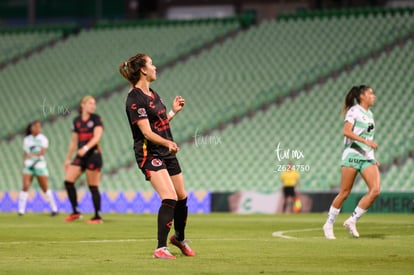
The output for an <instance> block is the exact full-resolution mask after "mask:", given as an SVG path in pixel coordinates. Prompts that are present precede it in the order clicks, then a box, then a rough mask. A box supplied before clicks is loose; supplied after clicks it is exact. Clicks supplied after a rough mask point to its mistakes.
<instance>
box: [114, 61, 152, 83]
mask: <svg viewBox="0 0 414 275" xmlns="http://www.w3.org/2000/svg"><path fill="white" fill-rule="evenodd" d="M147 57H148V55H146V54H144V53H138V54H136V55H134V56H133V57H130V58H129V59H128V60H127V61H125V62H122V63H121V64H119V72H120V73H121V75H122V76H123V77H124V78H125V79H126V80H128V81H129V83H131V85H132V86H134V85H135V84H137V82H138V80H139V79H140V78H141V69H142V68H144V67H145V66H146V65H147V59H146V58H147Z"/></svg>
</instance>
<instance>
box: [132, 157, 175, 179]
mask: <svg viewBox="0 0 414 275" xmlns="http://www.w3.org/2000/svg"><path fill="white" fill-rule="evenodd" d="M142 162H143V160H142V159H141V160H139V159H137V163H138V167H139V168H140V169H141V171H142V173H143V174H144V175H145V179H146V180H150V179H151V171H154V172H155V171H159V170H161V169H167V171H168V174H169V175H170V176H175V175H178V174H180V173H181V167H180V163H179V162H178V159H177V158H176V157H168V158H158V157H148V158H147V159H146V160H145V161H144V162H143V164H142ZM141 164H142V166H141Z"/></svg>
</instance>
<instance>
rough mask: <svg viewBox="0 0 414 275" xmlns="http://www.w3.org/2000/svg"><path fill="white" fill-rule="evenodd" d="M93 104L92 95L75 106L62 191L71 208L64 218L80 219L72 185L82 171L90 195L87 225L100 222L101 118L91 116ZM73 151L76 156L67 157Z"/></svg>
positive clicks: (93, 110)
mask: <svg viewBox="0 0 414 275" xmlns="http://www.w3.org/2000/svg"><path fill="white" fill-rule="evenodd" d="M95 109H96V101H95V98H94V97H92V96H85V97H84V98H82V100H81V102H80V104H79V116H77V117H76V118H75V119H74V120H73V126H72V138H71V141H70V144H69V149H68V153H67V155H66V161H65V163H64V169H65V171H66V176H65V188H66V191H67V194H68V197H69V201H70V203H71V206H72V214H71V215H69V216H68V217H66V218H65V221H66V222H71V221H74V220H77V219H80V218H82V215H81V213H80V212H79V210H78V198H77V192H76V188H75V184H74V183H75V182H76V180H77V179H78V178H79V176H80V175H81V174H82V173H83V172H84V171H86V181H87V183H88V186H89V190H90V191H91V194H92V202H93V207H94V209H95V215H94V216H93V217H92V219H90V220H88V221H87V223H102V222H103V220H102V217H101V215H100V211H101V194H100V193H99V182H100V177H101V168H102V164H103V162H102V154H101V147H100V145H99V141H100V139H101V136H102V133H103V124H102V119H101V117H100V116H99V115H97V114H95ZM75 151H76V157H75V159H74V160H73V161H72V162H71V158H72V156H73V154H74V153H75Z"/></svg>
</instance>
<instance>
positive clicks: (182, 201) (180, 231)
mask: <svg viewBox="0 0 414 275" xmlns="http://www.w3.org/2000/svg"><path fill="white" fill-rule="evenodd" d="M171 180H172V182H173V185H174V188H175V191H176V192H177V198H178V201H177V205H176V206H175V211H174V231H175V234H174V235H173V236H171V238H170V242H171V243H172V244H173V245H175V246H177V247H178V248H180V250H181V252H182V253H183V254H184V255H186V256H194V255H195V253H194V251H193V250H192V249H191V247H190V246H189V245H188V241H187V240H186V239H185V227H186V225H187V217H188V207H187V192H186V190H185V187H184V177H183V174H182V173H179V174H177V175H174V176H171Z"/></svg>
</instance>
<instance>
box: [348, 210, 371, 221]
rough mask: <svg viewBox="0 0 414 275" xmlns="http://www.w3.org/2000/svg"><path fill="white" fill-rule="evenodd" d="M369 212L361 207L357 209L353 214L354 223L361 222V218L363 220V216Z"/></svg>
mask: <svg viewBox="0 0 414 275" xmlns="http://www.w3.org/2000/svg"><path fill="white" fill-rule="evenodd" d="M365 212H367V210H365V209H362V208H360V207H359V206H357V207H355V210H354V212H353V213H352V215H351V217H350V219H351V220H352V221H353V222H357V221H358V220H359V218H361V216H362V215H363V214H364V213H365Z"/></svg>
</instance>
